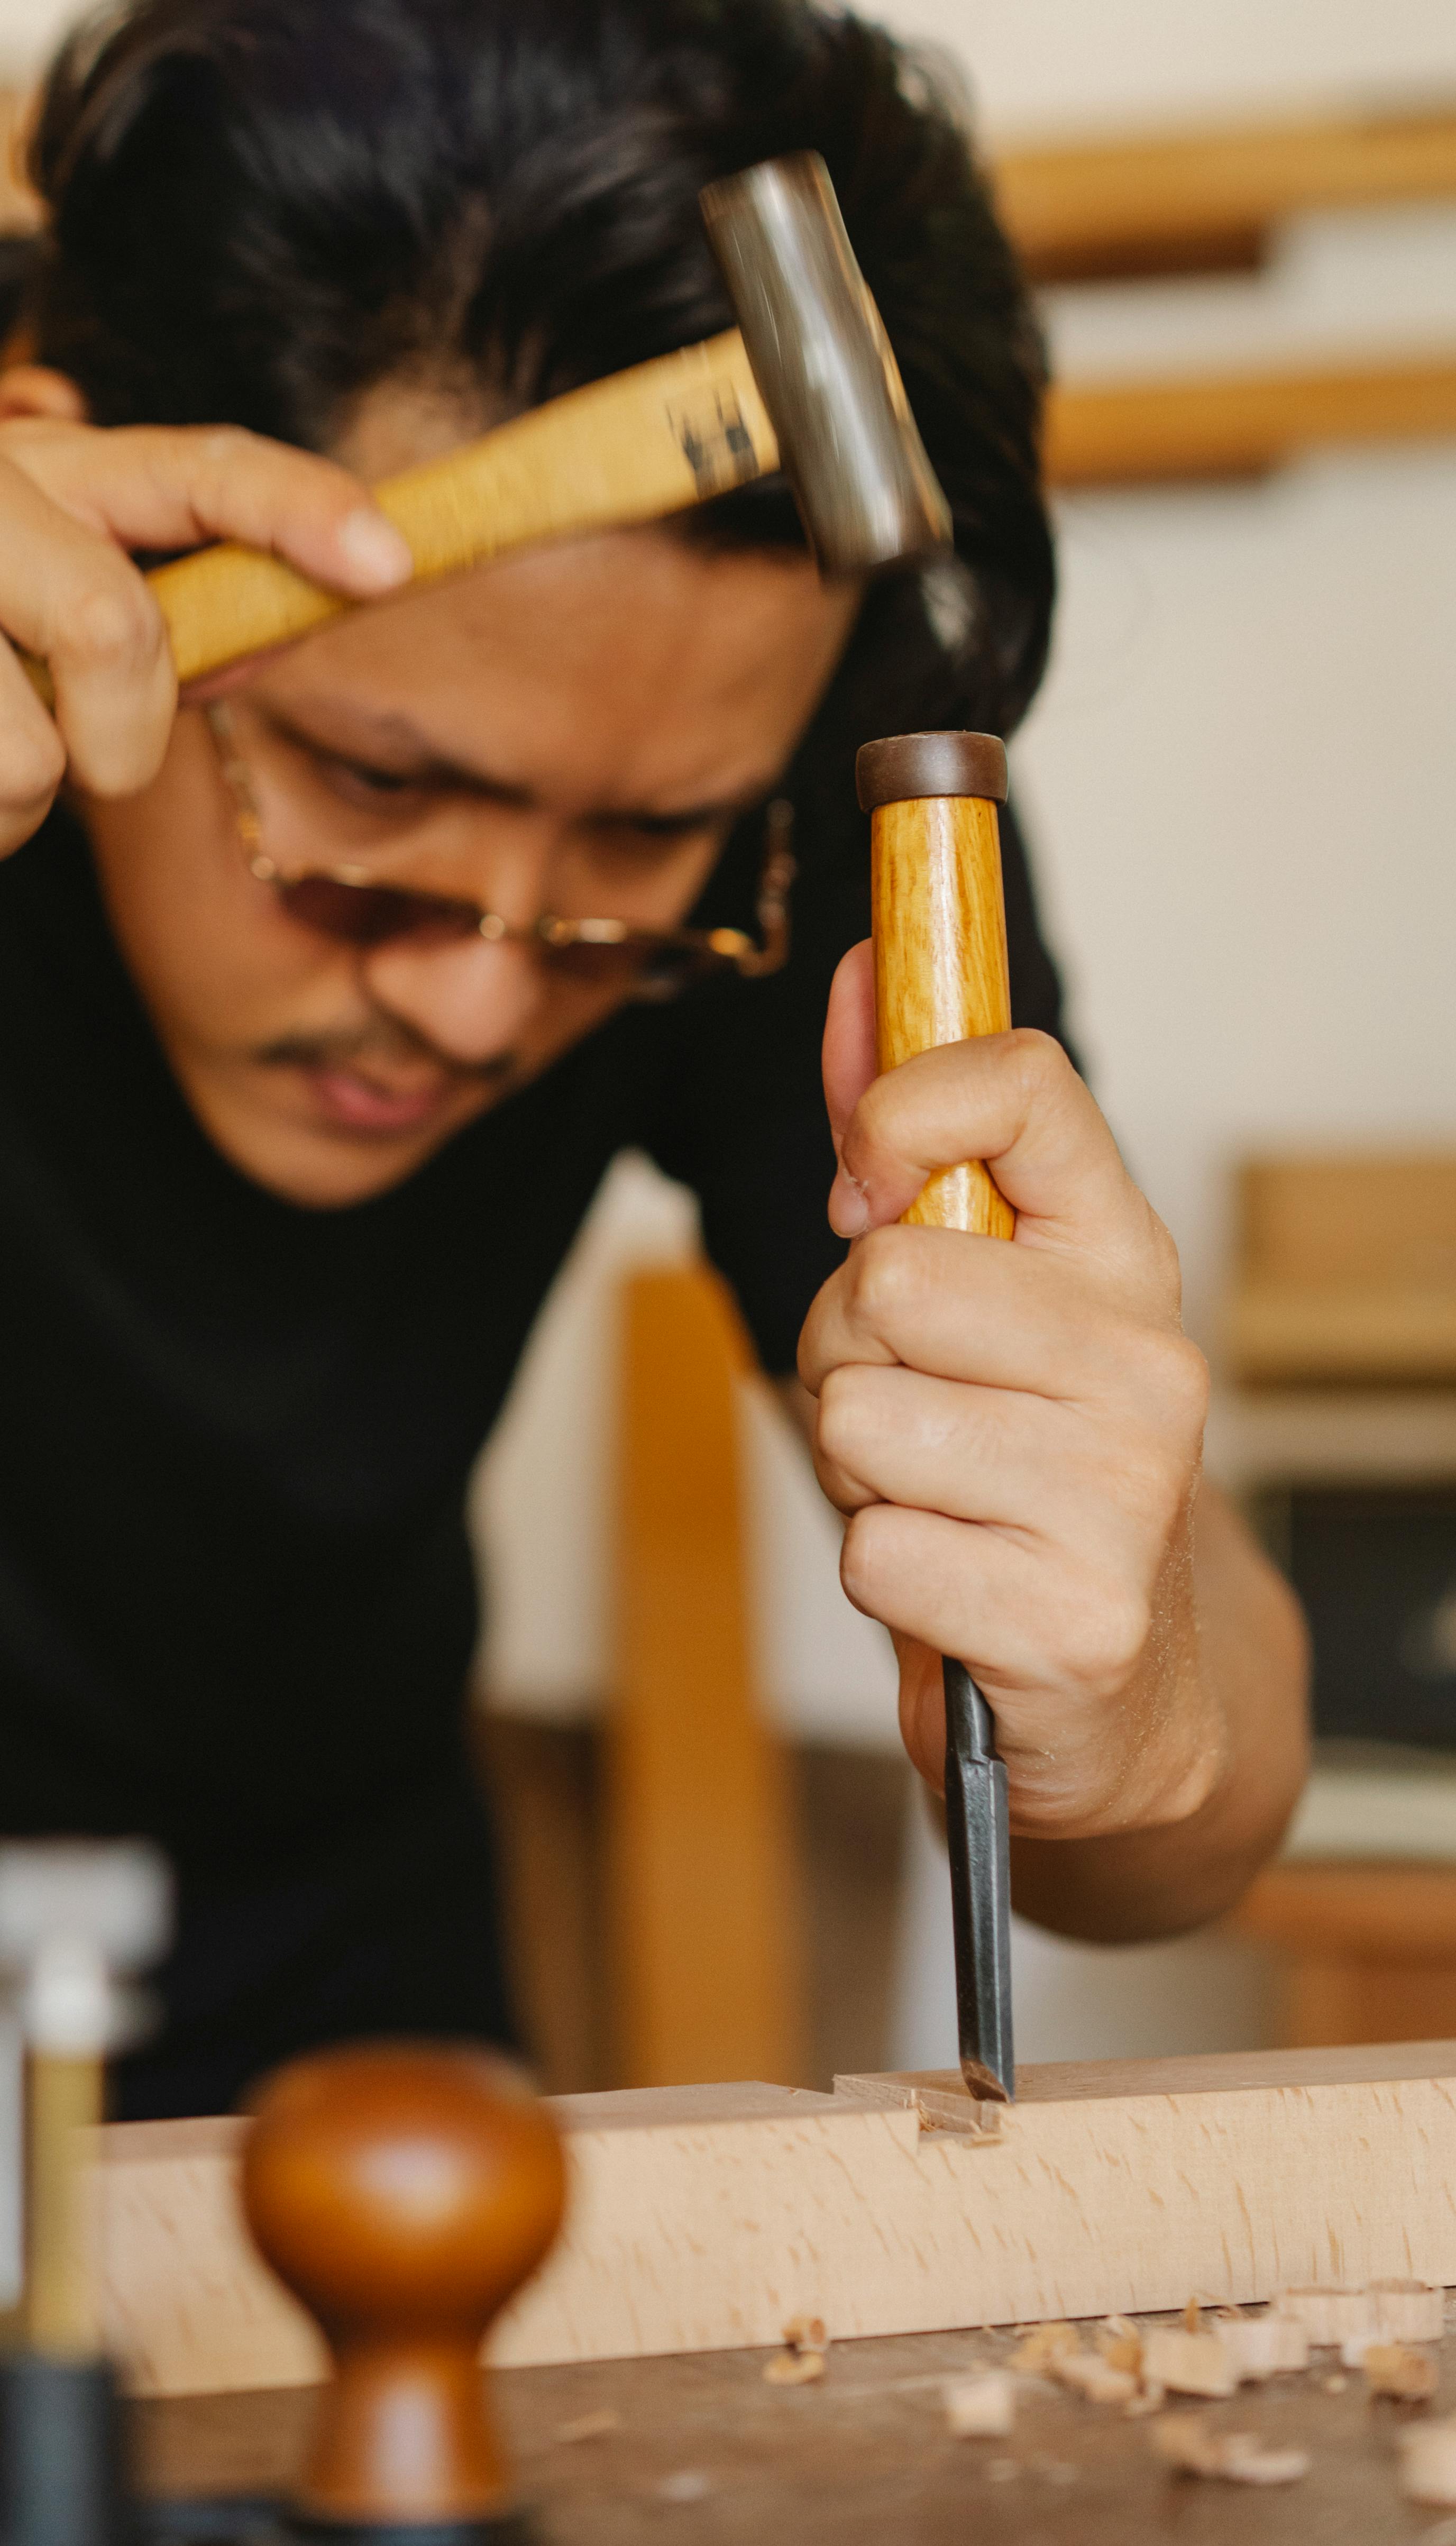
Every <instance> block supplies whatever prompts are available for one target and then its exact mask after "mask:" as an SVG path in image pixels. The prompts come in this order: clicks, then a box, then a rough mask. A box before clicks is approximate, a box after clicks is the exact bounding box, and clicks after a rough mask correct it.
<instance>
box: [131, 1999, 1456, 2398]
mask: <svg viewBox="0 0 1456 2546" xmlns="http://www.w3.org/2000/svg"><path fill="white" fill-rule="evenodd" d="M555 2109H556V2111H557V2117H558V2119H559V2120H560V2122H561V2123H562V2125H563V2128H564V2130H565V2133H566V2138H567V2147H568V2155H569V2170H570V2178H571V2201H570V2208H569V2212H568V2218H567V2224H566V2229H565V2232H564V2235H563V2237H562V2239H561V2242H560V2244H559V2246H558V2247H557V2250H556V2252H555V2253H554V2254H553V2256H552V2257H551V2259H550V2261H549V2262H548V2264H547V2265H546V2267H545V2269H544V2270H543V2272H542V2273H541V2275H540V2277H539V2278H538V2280H537V2281H536V2282H535V2283H534V2284H533V2285H532V2286H531V2288H530V2289H528V2290H527V2291H526V2292H525V2293H523V2295H522V2297H521V2298H520V2299H519V2300H518V2301H517V2302H516V2304H515V2306H514V2307H513V2308H512V2310H511V2311H510V2312H509V2314H508V2316H507V2317H506V2318H505V2319H504V2320H503V2322H502V2324H501V2326H500V2328H499V2329H498V2332H497V2335H496V2338H495V2341H494V2343H493V2346H492V2357H493V2358H494V2359H495V2360H496V2361H497V2362H498V2363H500V2364H502V2365H520V2366H525V2365H529V2364H542V2363H547V2362H553V2361H568V2360H588V2359H612V2358H626V2357H633V2356H640V2355H644V2354H649V2353H663V2352H676V2351H709V2350H722V2349H731V2348H734V2347H737V2346H740V2345H748V2344H759V2343H772V2342H776V2341H777V2340H779V2339H780V2338H781V2336H782V2334H783V2329H784V2327H785V2326H786V2325H787V2324H788V2322H789V2321H790V2319H791V2318H793V2317H795V2316H799V2315H816V2316H822V2318H823V2319H824V2322H825V2325H826V2326H827V2327H828V2330H829V2333H830V2334H831V2336H832V2337H834V2338H835V2339H836V2340H842V2339H844V2338H846V2337H848V2336H854V2335H868V2334H900V2333H914V2332H932V2331H937V2330H941V2329H950V2328H955V2327H966V2326H980V2325H997V2324H1014V2323H1022V2322H1025V2321H1027V2320H1030V2319H1038V2318H1043V2317H1062V2316H1071V2317H1077V2316H1092V2315H1103V2314H1106V2313H1109V2312H1111V2311H1113V2310H1125V2311H1129V2312H1132V2311H1136V2310H1143V2309H1152V2308H1168V2307H1176V2306H1181V2305H1182V2303H1183V2302H1184V2301H1185V2300H1186V2299H1187V2298H1188V2297H1189V2296H1191V2295H1197V2296H1199V2297H1201V2298H1204V2299H1207V2300H1211V2301H1236V2302H1238V2301H1242V2302H1246V2301H1249V2300H1258V2299H1266V2298H1268V2297H1270V2296H1272V2295H1273V2293H1274V2292H1275V2291H1277V2290H1278V2289H1280V2288H1283V2287H1286V2286H1291V2285H1305V2284H1318V2283H1325V2284H1333V2285H1340V2284H1344V2283H1354V2284H1360V2283H1363V2282H1365V2281H1367V2280H1371V2279H1377V2278H1382V2277H1386V2276H1397V2277H1404V2276H1408V2275H1409V2276H1413V2277H1417V2278H1420V2279H1425V2280H1432V2281H1442V2282H1456V2203H1453V2200H1452V2198H1451V2192H1450V2186H1451V2183H1452V2181H1453V2179H1456V2042H1445V2043H1433V2044H1430V2043H1425V2044H1423V2043H1414V2044H1403V2045H1395V2046H1391V2045H1385V2046H1378V2047H1375V2048H1367V2049H1361V2050H1342V2051H1301V2052H1264V2053H1255V2054H1250V2055H1247V2056H1245V2057H1216V2058H1208V2059H1202V2060H1177V2061H1148V2062H1113V2063H1108V2064H1091V2065H1086V2066H1077V2067H1074V2068H1051V2069H1040V2070H1036V2069H1034V2070H1030V2071H1025V2072H1023V2073H1022V2078H1021V2081H1020V2096H1019V2100H1018V2102H1017V2103H1016V2104H1015V2106H1014V2107H1012V2108H1011V2109H1010V2110H1009V2111H1003V2112H1001V2113H1000V2115H999V2120H998V2122H997V2120H996V2118H995V2117H994V2108H988V2107H984V2106H977V2105H974V2104H972V2103H971V2101H970V2099H969V2098H968V2097H966V2096H965V2094H964V2090H963V2089H961V2087H960V2085H959V2081H958V2079H956V2078H955V2077H954V2076H953V2075H951V2074H950V2073H947V2074H945V2075H944V2076H939V2075H937V2076H935V2077H932V2078H928V2079H918V2080H917V2079H893V2078H889V2079H863V2080H845V2081H841V2091H840V2092H839V2093H838V2094H836V2095H832V2096H829V2095H819V2094H814V2093H809V2092H796V2091H794V2090H793V2089H790V2088H785V2087H776V2086H762V2085H735V2086H695V2087H694V2086H690V2087H665V2088H643V2089H637V2090H631V2091H628V2092H626V2093H622V2094H610V2095H593V2096H565V2097H561V2098H560V2099H558V2101H557V2104H556V2106H555ZM988 2116H990V2119H989V2122H988V2126H984V2125H986V2124H987V2117H988ZM925 2124H928V2125H929V2126H928V2127H926V2126H924V2125H925ZM246 2128H247V2125H246V2124H245V2123H243V2122H240V2121H207V2122H185V2123H184V2122H176V2123H139V2124H130V2125H124V2126H122V2127H120V2128H116V2129H113V2130H111V2131H108V2132H106V2133H104V2134H103V2135H102V2137H103V2163H102V2165H101V2169H100V2173H101V2184H102V2196H101V2215H102V2239H103V2258H104V2272H105V2285H106V2296H105V2319H106V2324H107V2327H108V2331H109V2335H110V2338H111V2340H112V2342H113V2344H114V2345H115V2347H116V2348H117V2350H118V2351H119V2353H120V2354H121V2356H122V2357H123V2359H124V2360H125V2362H126V2364H127V2366H128V2375H129V2377H130V2379H131V2382H132V2384H133V2386H134V2388H135V2389H136V2391H137V2392H138V2393H140V2394H143V2395H153V2396H160V2395H186V2394H205V2393H209V2392H216V2391H222V2390H237V2389H243V2388H250V2387H257V2388H262V2387H286V2386H293V2385H298V2384H301V2383H304V2382H306V2381H308V2380H310V2379H312V2378H316V2377H317V2376H318V2375H319V2374H320V2371H321V2368H322V2353H321V2350H320V2347H319V2344H318V2342H317V2339H316V2337H315V2336H314V2334H312V2333H311V2331H310V2329H309V2328H308V2326H307V2325H306V2324H305V2322H304V2321H303V2319H302V2318H301V2317H300V2315H299V2313H298V2311H297V2310H296V2309H295V2308H294V2306H293V2304H292V2302H291V2301H290V2300H288V2299H287V2297H286V2296H285V2295H284V2293H283V2292H282V2291H281V2290H280V2289H279V2287H278V2284H277V2283H276V2282H275V2281H273V2280H272V2278H271V2276H270V2275H269V2274H268V2273H267V2272H266V2271H265V2269H264V2267H263V2266H262V2264H261V2263H259V2262H258V2261H257V2260H256V2259H255V2258H254V2257H253V2255H252V2253H251V2251H250V2249H249V2248H248V2246H247V2244H246V2241H245V2238H244V2233H243V2230H242V2226H241V2223H240V2220H239V2217H238V2213H237V2209H236V2199H235V2181H236V2169H237V2159H238V2152H239V2149H240V2146H241V2141H242V2137H243V2134H244V2132H245V2130H246Z"/></svg>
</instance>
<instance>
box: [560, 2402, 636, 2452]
mask: <svg viewBox="0 0 1456 2546" xmlns="http://www.w3.org/2000/svg"><path fill="white" fill-rule="evenodd" d="M621 2428H622V2417H621V2415H620V2414H614V2413H613V2411H612V2408H611V2406H610V2405H606V2406H604V2407H603V2409H602V2411H601V2413H599V2414H582V2415H580V2416H579V2417H578V2419H576V2420H575V2421H574V2422H558V2423H557V2439H558V2440H561V2441H563V2442H564V2443H565V2444H567V2445H568V2446H569V2444H570V2443H571V2442H572V2441H573V2440H604V2439H605V2438H606V2436H607V2434H608V2432H609V2431H620V2430H621Z"/></svg>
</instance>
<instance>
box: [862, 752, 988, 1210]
mask: <svg viewBox="0 0 1456 2546" xmlns="http://www.w3.org/2000/svg"><path fill="white" fill-rule="evenodd" d="M870 855H871V873H872V878H873V891H874V935H875V1030H876V1043H877V1058H878V1061H879V1066H880V1068H881V1069H882V1070H886V1069H897V1068H899V1064H900V1062H901V1061H908V1060H910V1059H911V1057H912V1056H913V1055H914V1054H916V1053H920V1052H928V1051H931V1050H932V1049H934V1048H935V1047H937V1046H939V1045H942V1044H951V1043H964V1042H965V1041H966V1040H967V1039H968V1038H969V1037H971V1036H973V1035H987V1034H1004V1033H1005V1031H1006V1029H1007V1027H1008V1026H1009V1025H1010V1023H1011V991H1010V980H1009V975H1008V972H1007V966H1006V908H1005V899H1004V895H1003V893H1002V890H1001V850H1000V832H999V829H998V826H997V822H996V808H995V806H994V805H992V804H989V803H987V802H985V800H984V799H982V798H980V797H974V796H921V797H916V798H914V799H912V800H911V802H910V803H908V804H903V805H881V806H877V807H876V809H875V811H874V813H873V814H872V816H871V821H870ZM903 1217H904V1219H905V1221H906V1222H907V1223H908V1224H910V1225H912V1226H915V1227H918V1228H922V1229H964V1230H969V1231H974V1232H975V1233H977V1234H978V1235H981V1236H988V1237H1009V1236H1010V1235H1011V1233H1012V1231H1014V1229H1015V1226H1016V1215H1015V1213H1014V1212H1013V1211H1012V1209H1011V1206H1010V1204H1009V1203H1008V1202H1007V1201H1006V1200H1005V1199H1004V1197H1003V1196H1002V1195H1001V1194H1000V1193H999V1192H998V1191H997V1189H996V1187H995V1185H994V1183H993V1182H992V1180H991V1177H990V1175H989V1174H988V1173H987V1171H986V1169H985V1167H984V1166H982V1165H980V1164H978V1163H974V1162H973V1163H968V1164H967V1165H965V1166H958V1167H950V1168H947V1169H946V1170H945V1171H944V1172H943V1173H942V1174H940V1175H936V1176H932V1177H931V1178H930V1180H929V1182H928V1183H927V1184H926V1186H925V1189H924V1191H923V1193H921V1194H920V1196H919V1198H918V1200H917V1201H915V1202H914V1203H912V1204H911V1206H910V1208H909V1210H908V1211H907V1212H905V1213H904V1215H903Z"/></svg>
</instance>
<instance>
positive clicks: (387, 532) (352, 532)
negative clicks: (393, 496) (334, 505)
mask: <svg viewBox="0 0 1456 2546" xmlns="http://www.w3.org/2000/svg"><path fill="white" fill-rule="evenodd" d="M339 546H340V548H341V549H342V550H343V552H344V555H345V557H346V558H347V560H348V562H349V564H350V565H351V566H353V567H354V568H355V570H356V572H357V573H358V575H359V578H360V580H361V582H363V583H367V584H370V585H372V586H373V587H374V588H375V589H376V590H379V591H385V590H387V589H388V588H389V587H390V586H391V585H393V584H396V583H407V582H408V580H409V577H410V576H411V575H412V574H413V572H414V558H413V557H412V556H411V554H410V551H409V542H408V541H407V540H406V538H405V537H404V534H403V532H402V531H396V530H395V528H394V525H393V523H392V522H388V521H385V516H384V514H383V513H377V512H375V511H374V510H373V508H372V507H371V506H369V505H366V504H360V505H358V506H357V507H356V509H355V510H354V511H353V512H352V513H346V514H345V516H344V519H343V521H342V522H341V523H340V524H339Z"/></svg>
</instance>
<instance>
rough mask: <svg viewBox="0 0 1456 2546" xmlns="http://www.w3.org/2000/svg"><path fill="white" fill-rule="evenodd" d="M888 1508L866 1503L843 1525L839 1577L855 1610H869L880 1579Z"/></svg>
mask: <svg viewBox="0 0 1456 2546" xmlns="http://www.w3.org/2000/svg"><path fill="white" fill-rule="evenodd" d="M887 1516H888V1507H887V1506H886V1505H885V1504H884V1503H869V1504H867V1505H866V1507H865V1509H864V1510H863V1511H857V1512H856V1513H855V1514H854V1515H853V1517H852V1519H851V1520H850V1521H849V1522H848V1523H847V1524H846V1527H845V1531H844V1538H843V1542H842V1544H841V1546H840V1550H839V1580H840V1582H841V1584H842V1586H843V1589H844V1593H845V1596H846V1598H847V1599H849V1600H851V1601H852V1602H853V1603H854V1606H855V1607H856V1609H866V1610H868V1609H872V1608H873V1607H874V1604H875V1596H876V1589H877V1585H878V1583H879V1581H880V1578H881V1563H882V1555H883V1548H884V1539H885V1521H886V1518H887Z"/></svg>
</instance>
